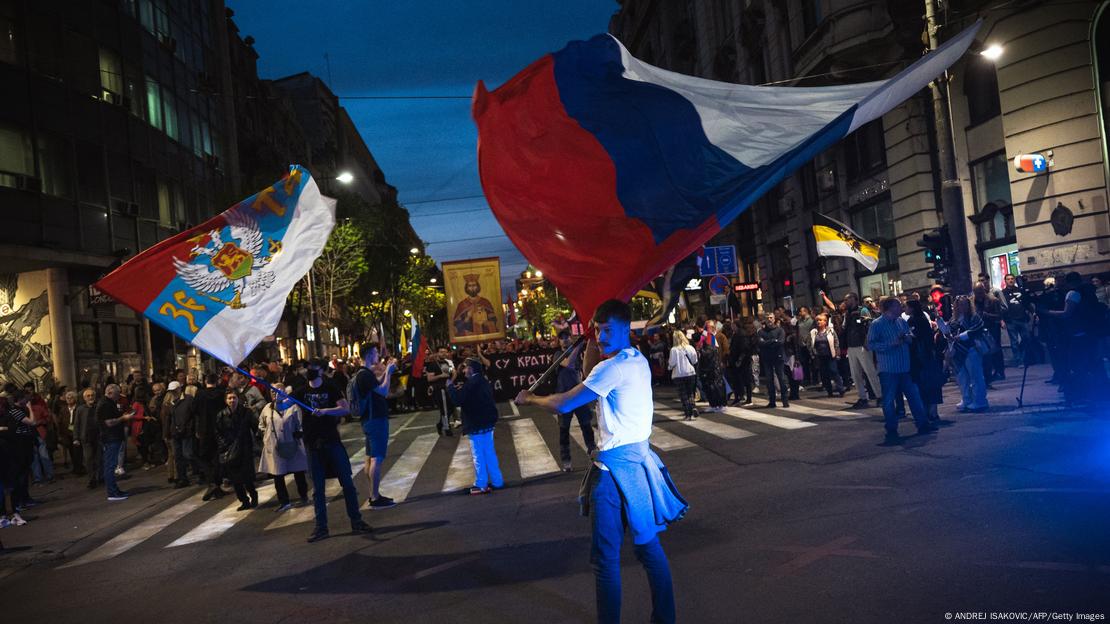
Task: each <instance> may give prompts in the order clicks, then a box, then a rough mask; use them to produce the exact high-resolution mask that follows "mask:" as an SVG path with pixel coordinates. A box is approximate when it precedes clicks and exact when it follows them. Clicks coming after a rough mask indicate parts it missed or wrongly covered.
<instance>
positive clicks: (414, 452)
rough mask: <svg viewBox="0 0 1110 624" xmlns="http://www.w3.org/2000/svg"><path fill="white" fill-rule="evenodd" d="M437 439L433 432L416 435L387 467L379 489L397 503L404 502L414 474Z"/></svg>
mask: <svg viewBox="0 0 1110 624" xmlns="http://www.w3.org/2000/svg"><path fill="white" fill-rule="evenodd" d="M437 440H439V435H438V434H435V433H425V434H421V435H419V436H417V437H416V438H415V439H414V440H413V441H412V442H411V443H410V444H409V446H408V448H406V449H405V452H404V453H401V456H400V457H398V458H397V461H396V462H394V463H393V465H392V466H390V467H389V472H387V473H385V475H384V476H382V482H381V488H380V489H381V491H382V492H384V493H385V494H386V495H387V496H389V497H390V498H392V499H393V500H394V501H396V502H398V503H400V502H404V500H405V499H407V498H408V497H409V492H411V491H412V484H413V483H415V482H416V476H417V475H419V474H420V471H421V470H422V469H423V468H424V464H425V463H427V461H428V458H429V457H431V455H432V449H434V448H435V446H436V441H437Z"/></svg>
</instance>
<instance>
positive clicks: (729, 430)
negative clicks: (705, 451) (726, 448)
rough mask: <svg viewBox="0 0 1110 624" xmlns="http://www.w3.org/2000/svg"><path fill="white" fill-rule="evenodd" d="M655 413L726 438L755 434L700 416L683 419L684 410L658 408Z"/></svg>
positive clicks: (733, 438) (731, 438) (735, 438)
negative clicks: (692, 418)
mask: <svg viewBox="0 0 1110 624" xmlns="http://www.w3.org/2000/svg"><path fill="white" fill-rule="evenodd" d="M655 413H656V414H659V415H660V416H662V417H663V418H667V419H669V420H672V421H674V422H679V423H682V424H683V425H684V426H687V427H690V428H692V429H697V430H698V431H704V432H705V433H708V434H710V435H714V436H717V437H718V438H724V439H726V440H739V439H741V438H747V437H750V436H754V435H755V434H754V433H752V432H751V431H748V430H746V429H741V428H739V427H733V426H732V425H726V424H724V423H719V422H717V421H715V420H706V419H705V418H699V419H697V420H683V419H684V418H685V416H684V414H683V413H682V412H680V411H678V410H673V409H662V410H658V409H657V410H655Z"/></svg>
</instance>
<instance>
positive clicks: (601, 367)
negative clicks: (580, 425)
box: [582, 347, 655, 451]
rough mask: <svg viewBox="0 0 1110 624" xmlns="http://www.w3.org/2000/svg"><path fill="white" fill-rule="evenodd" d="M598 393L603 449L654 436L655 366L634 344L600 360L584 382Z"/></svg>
mask: <svg viewBox="0 0 1110 624" xmlns="http://www.w3.org/2000/svg"><path fill="white" fill-rule="evenodd" d="M582 383H584V384H586V387H587V388H589V389H590V390H592V391H593V392H594V394H596V395H597V396H598V400H597V403H598V406H599V407H600V409H599V410H598V411H599V412H600V417H599V418H598V423H597V429H598V431H599V432H600V433H601V444H600V445H599V446H598V449H599V450H602V451H607V450H609V449H612V448H616V447H618V446H624V445H625V444H635V443H637V442H643V441H644V440H647V439H648V437H649V436H651V419H652V416H653V415H654V412H655V406H654V403H653V402H652V394H651V366H649V365H648V361H647V358H645V357H644V356H643V354H641V353H640V352H639V351H638V350H637V349H635V348H634V347H628V348H627V349H622V350H621V351H620V353H617V354H616V355H614V356H613V357H611V358H609V359H607V360H605V361H602V362H599V363H598V364H597V366H595V367H594V369H593V370H592V371H590V376H589V377H587V378H586V380H585V381H584V382H582Z"/></svg>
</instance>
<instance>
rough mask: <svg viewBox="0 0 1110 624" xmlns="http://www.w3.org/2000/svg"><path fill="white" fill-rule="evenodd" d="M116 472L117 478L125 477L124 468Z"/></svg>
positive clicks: (117, 469)
mask: <svg viewBox="0 0 1110 624" xmlns="http://www.w3.org/2000/svg"><path fill="white" fill-rule="evenodd" d="M115 472H116V476H117V477H122V476H123V468H116V470H115Z"/></svg>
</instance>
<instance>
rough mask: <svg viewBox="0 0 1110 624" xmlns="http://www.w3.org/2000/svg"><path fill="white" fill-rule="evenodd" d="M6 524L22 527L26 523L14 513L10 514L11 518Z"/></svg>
mask: <svg viewBox="0 0 1110 624" xmlns="http://www.w3.org/2000/svg"><path fill="white" fill-rule="evenodd" d="M8 523H9V524H11V525H12V526H23V525H25V524H27V521H26V520H24V519H23V517H22V516H20V515H19V514H17V513H15V514H12V517H11V518H10V519H9V520H8Z"/></svg>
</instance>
